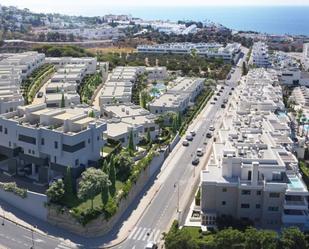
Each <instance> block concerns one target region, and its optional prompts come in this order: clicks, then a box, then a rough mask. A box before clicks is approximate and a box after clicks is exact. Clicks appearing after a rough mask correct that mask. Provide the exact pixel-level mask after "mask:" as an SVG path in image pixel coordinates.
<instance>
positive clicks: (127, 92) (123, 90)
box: [99, 81, 133, 106]
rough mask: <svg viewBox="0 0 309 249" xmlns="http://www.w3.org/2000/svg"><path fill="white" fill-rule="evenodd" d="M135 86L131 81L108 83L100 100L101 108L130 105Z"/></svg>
mask: <svg viewBox="0 0 309 249" xmlns="http://www.w3.org/2000/svg"><path fill="white" fill-rule="evenodd" d="M132 87H133V84H132V83H131V82H129V81H116V82H114V81H107V82H106V83H105V85H104V86H103V89H102V92H101V96H100V99H99V103H100V106H102V105H110V104H116V103H120V104H122V103H130V102H131V98H132Z"/></svg>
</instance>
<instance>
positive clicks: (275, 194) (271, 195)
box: [269, 192, 280, 198]
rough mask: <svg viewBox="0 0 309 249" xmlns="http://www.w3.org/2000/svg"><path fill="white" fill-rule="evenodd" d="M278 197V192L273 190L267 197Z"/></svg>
mask: <svg viewBox="0 0 309 249" xmlns="http://www.w3.org/2000/svg"><path fill="white" fill-rule="evenodd" d="M279 197H280V193H275V192H272V193H269V198H279Z"/></svg>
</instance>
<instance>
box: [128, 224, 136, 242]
mask: <svg viewBox="0 0 309 249" xmlns="http://www.w3.org/2000/svg"><path fill="white" fill-rule="evenodd" d="M136 229H137V227H134V228H133V230H132V232H131V233H130V234H129V237H128V239H131V237H132V236H133V234H134V233H135V231H136Z"/></svg>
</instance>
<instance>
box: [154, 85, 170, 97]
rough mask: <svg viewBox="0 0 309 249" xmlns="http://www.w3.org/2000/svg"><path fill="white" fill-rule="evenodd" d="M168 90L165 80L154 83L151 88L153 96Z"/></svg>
mask: <svg viewBox="0 0 309 249" xmlns="http://www.w3.org/2000/svg"><path fill="white" fill-rule="evenodd" d="M165 90H166V85H165V84H164V83H163V82H158V83H157V84H155V85H153V86H152V88H151V90H150V96H151V97H158V96H160V95H161V94H162V92H164V91H165Z"/></svg>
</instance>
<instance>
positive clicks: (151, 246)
mask: <svg viewBox="0 0 309 249" xmlns="http://www.w3.org/2000/svg"><path fill="white" fill-rule="evenodd" d="M157 248H158V246H157V244H156V243H154V242H148V243H147V245H146V247H145V249H157Z"/></svg>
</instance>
